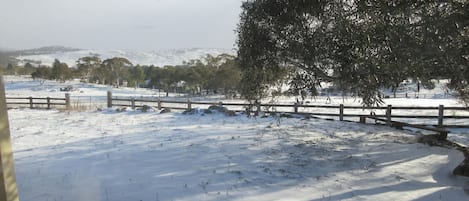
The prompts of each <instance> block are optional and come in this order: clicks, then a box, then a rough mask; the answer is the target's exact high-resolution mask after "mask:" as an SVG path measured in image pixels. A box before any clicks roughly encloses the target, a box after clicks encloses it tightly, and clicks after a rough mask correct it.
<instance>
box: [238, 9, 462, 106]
mask: <svg viewBox="0 0 469 201" xmlns="http://www.w3.org/2000/svg"><path fill="white" fill-rule="evenodd" d="M467 7H468V1H445V2H441V1H424V0H413V1H403V0H391V1H372V0H357V1H348V0H330V1H322V0H309V1H301V0H296V1H287V0H277V1H263V0H257V1H247V2H245V3H243V6H242V8H243V13H242V14H241V20H240V23H239V26H238V41H237V42H238V57H239V58H238V59H239V63H240V67H241V69H242V71H243V80H245V81H248V80H253V79H255V81H253V83H247V82H244V81H243V82H242V83H243V85H252V86H249V87H248V86H246V87H245V88H246V89H248V90H246V91H243V94H245V95H246V94H249V93H255V94H257V96H253V97H256V98H262V95H266V93H265V91H264V90H266V89H267V88H268V87H266V86H268V85H270V84H272V83H273V82H275V80H278V79H282V77H281V75H282V74H279V73H278V72H280V71H281V69H285V68H286V69H294V70H288V72H291V73H293V75H291V76H290V77H292V78H293V79H292V82H291V84H292V85H291V87H292V91H294V92H298V95H300V93H299V92H300V91H304V89H306V88H309V89H310V88H316V87H318V86H319V85H318V84H319V83H320V82H321V81H328V82H334V83H335V85H337V86H340V88H341V89H342V90H344V91H347V92H349V93H351V94H352V95H356V96H359V97H362V98H363V103H364V104H365V105H374V104H379V103H381V97H382V94H381V92H380V89H381V88H382V87H389V86H392V87H393V88H397V86H398V85H399V84H400V83H401V82H402V81H403V80H404V79H407V78H417V79H419V80H422V81H425V80H428V79H432V78H452V79H454V78H457V79H462V80H466V82H467V78H461V75H460V73H459V72H457V71H456V70H455V69H457V68H461V66H465V67H466V68H467V64H468V57H469V56H468V50H467V49H468V48H467V41H468V36H467V35H468V31H467V30H469V28H468V24H469V22H468V21H467V19H469V16H468V12H469V9H468V8H467ZM256 86H257V87H258V88H256ZM249 90H252V91H249ZM313 94H314V93H313Z"/></svg>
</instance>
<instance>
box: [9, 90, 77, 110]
mask: <svg viewBox="0 0 469 201" xmlns="http://www.w3.org/2000/svg"><path fill="white" fill-rule="evenodd" d="M6 101H7V105H8V106H10V107H11V106H12V105H15V106H19V107H28V108H30V109H33V108H47V109H51V108H55V107H56V106H63V107H65V109H67V110H68V109H70V108H71V107H70V94H68V93H66V94H65V97H64V98H51V97H45V98H43V97H42V98H38V97H31V96H30V97H6Z"/></svg>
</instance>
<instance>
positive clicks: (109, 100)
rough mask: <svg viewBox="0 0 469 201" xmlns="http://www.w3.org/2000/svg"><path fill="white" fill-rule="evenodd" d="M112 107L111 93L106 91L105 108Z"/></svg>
mask: <svg viewBox="0 0 469 201" xmlns="http://www.w3.org/2000/svg"><path fill="white" fill-rule="evenodd" d="M111 107H112V92H111V91H107V108H111Z"/></svg>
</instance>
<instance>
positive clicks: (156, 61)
mask: <svg viewBox="0 0 469 201" xmlns="http://www.w3.org/2000/svg"><path fill="white" fill-rule="evenodd" d="M234 53H235V52H234V51H233V50H228V49H215V48H213V49H202V48H192V49H177V50H160V51H136V50H73V51H56V52H51V53H47V54H34V55H22V56H18V57H16V58H17V59H19V60H20V61H21V62H20V64H21V63H23V64H24V63H26V62H30V63H35V64H41V65H51V64H52V63H53V62H54V59H58V60H60V61H61V62H65V63H67V64H68V65H69V66H75V64H76V61H77V60H78V59H79V58H82V57H86V56H91V55H97V56H99V57H100V58H101V59H102V60H104V59H108V58H112V57H124V58H127V59H129V60H130V61H131V62H132V63H133V64H140V65H154V66H160V67H161V66H165V65H180V64H183V62H184V61H190V60H192V59H202V58H204V57H205V56H206V55H207V54H210V55H213V56H216V55H220V54H232V55H233V54H234Z"/></svg>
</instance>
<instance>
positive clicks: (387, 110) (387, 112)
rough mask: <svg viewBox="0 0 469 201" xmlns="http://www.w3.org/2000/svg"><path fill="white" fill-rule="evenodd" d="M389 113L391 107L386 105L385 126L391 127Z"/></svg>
mask: <svg viewBox="0 0 469 201" xmlns="http://www.w3.org/2000/svg"><path fill="white" fill-rule="evenodd" d="M391 111H392V105H388V108H387V109H386V119H387V120H388V122H387V125H388V126H391Z"/></svg>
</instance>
